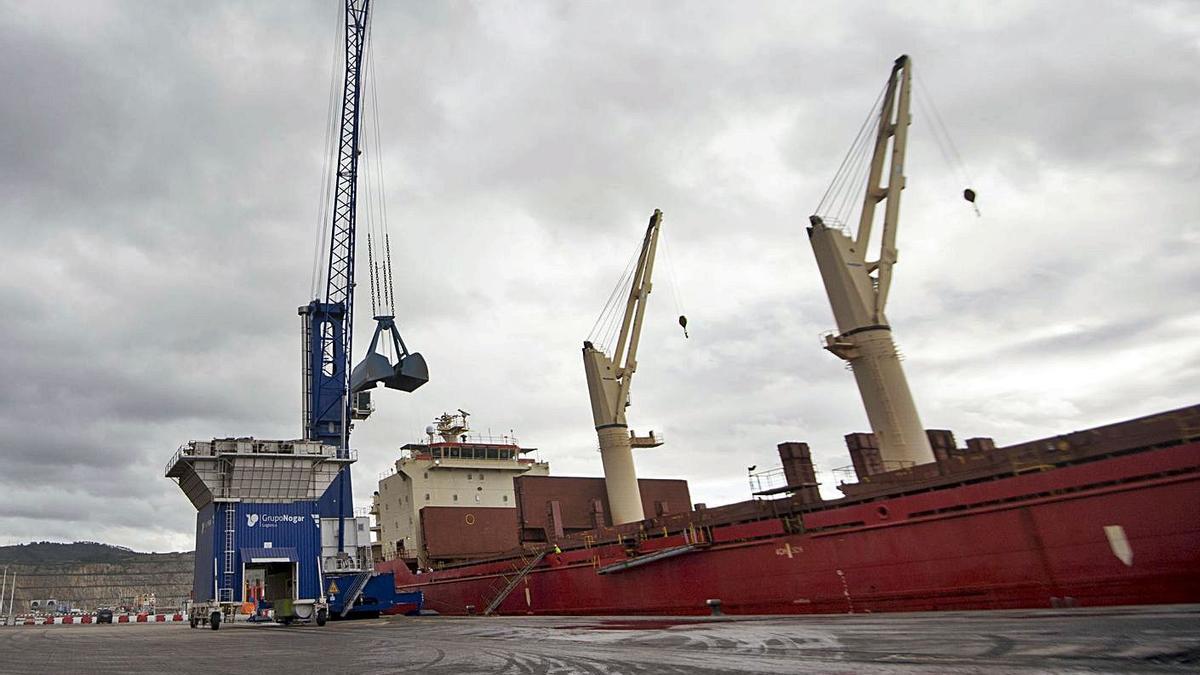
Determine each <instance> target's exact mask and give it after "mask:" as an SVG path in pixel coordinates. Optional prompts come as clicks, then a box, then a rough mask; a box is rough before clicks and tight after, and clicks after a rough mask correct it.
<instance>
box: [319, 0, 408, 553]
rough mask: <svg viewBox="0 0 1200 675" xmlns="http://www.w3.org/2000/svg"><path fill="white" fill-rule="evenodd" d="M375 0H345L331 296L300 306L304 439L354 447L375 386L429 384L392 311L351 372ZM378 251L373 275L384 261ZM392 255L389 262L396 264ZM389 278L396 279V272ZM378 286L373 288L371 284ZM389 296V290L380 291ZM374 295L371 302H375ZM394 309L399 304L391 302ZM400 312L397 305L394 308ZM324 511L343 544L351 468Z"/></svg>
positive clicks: (380, 319) (381, 317) (381, 318)
mask: <svg viewBox="0 0 1200 675" xmlns="http://www.w3.org/2000/svg"><path fill="white" fill-rule="evenodd" d="M370 4H371V2H370V0H346V17H345V28H346V39H345V49H346V55H345V56H346V68H345V77H344V81H343V87H342V102H341V116H340V127H339V130H338V134H337V139H338V143H337V164H336V174H335V176H334V186H333V214H332V224H331V227H330V230H329V252H328V258H327V259H326V261H327V267H326V274H325V296H324V298H323V299H322V298H319V297H318V298H314V299H313V300H312V301H311V302H309V303H308V304H307V305H304V306H302V307H300V308H299V314H300V316H301V317H302V321H303V340H304V350H305V353H304V366H303V368H304V375H303V381H304V437H305V438H306V439H308V440H312V441H320V442H322V443H325V444H326V445H332V446H335V447H337V448H341V449H343V450H345V451H347V452H348V451H349V447H350V444H349V442H350V429H351V426H352V420H356V419H358V420H361V419H366V417H367V416H368V415H370V414H371V411H372V409H373V408H372V403H371V398H370V395H371V391H370V389H371V388H374V387H376V386H377V385H379V384H383V385H384V386H385V387H388V388H392V389H399V390H402V391H409V392H411V391H413V390H415V389H416V388H417V387H420V386H421V385H422V384H425V383H426V382H427V381H429V371H428V369H427V367H426V364H425V359H424V357H422V356H421V355H420V354H419V353H412V354H410V353H409V352H408V349H407V347H406V346H405V345H404V341H403V339H402V338H401V337H400V333H399V331H398V330H397V328H396V323H395V317H394V315H393V314H387V313H384V312H380V313H379V314H377V315H376V316H375V320H376V329H375V335H374V337H373V338H372V340H371V347H370V349H369V350H368V355H367V357H366V358H365V359H364V360H363V361H362V363H360V364H359V366H358V367H357V368H355V369H354V370H353V371H352V370H351V369H350V357H351V354H352V351H351V348H352V343H353V337H354V330H353V327H354V286H355V283H354V253H355V234H356V225H357V217H358V182H359V181H358V178H359V173H358V164H359V161H358V160H359V156H360V155H361V154H362V152H361V150H360V143H361V138H362V135H361V132H360V126H361V124H360V123H361V121H362V93H363V78H364V69H363V63H364V58H363V57H364V54H365V52H366V49H367V38H368V36H369V30H368V22H369V19H370V16H369V12H370ZM383 257H384V256H378V257H376V256H372V268H373V269H371V270H370V272H371V275H372V276H371V278H372V282H373V283H374V281H375V279H376V278H378V276H379V274H378V270H377V269H375V268H376V267H377V266H378V265H380V264H381V263H382V261H381V260H379V259H380V258H383ZM390 259H391V255H390V252H389V253H388V255H387V256H386V260H387V261H388V262H390ZM383 272H384V274H383V277H384V278H385V279H387V280H388V281H389V282H390V279H391V270H390V269H385V270H384V271H383ZM372 290H373V291H374V289H372ZM380 290H381V292H382V294H383V295H385V296H386V295H390V294H389V293H388V292H387V290H388V289H380ZM374 295H375V294H374V293H373V294H372V299H374ZM393 306H394V301H393ZM393 311H394V310H393ZM381 335H386V336H387V337H389V338H390V342H391V346H394V348H395V354H396V356H397V362H396V363H394V364H393V363H391V361H390V360H389V359H388V357H386V356H384V355H383V354H380V353H378V352H377V351H376V348H377V347H378V343H379V338H380V337H381ZM320 510H321V515H322V516H323V517H336V518H339V520H340V521H342V522H340V523H339V527H338V529H339V532H338V544H339V546H341V544H342V541H343V537H344V534H343V532H342V530H344V527H345V524H344V519H345V518H351V517H353V515H354V512H353V495H352V490H351V482H350V466H349V465H348V464H347V465H345V466H344V467H343V469H342V470H341V471H340V472H339V475H338V477H337V479H335V481H334V483H333V484H332V485H331V486H330V489H329V491H328V492H327V493H326V494H325V496H324V497H323V498H322V499H321V504H320Z"/></svg>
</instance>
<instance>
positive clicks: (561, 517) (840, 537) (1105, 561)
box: [375, 57, 1200, 615]
mask: <svg viewBox="0 0 1200 675" xmlns="http://www.w3.org/2000/svg"><path fill="white" fill-rule="evenodd" d="M911 73H912V62H911V60H910V59H908V58H907V57H900V58H899V59H897V60H896V62H895V64H894V65H893V67H892V70H891V73H890V75H889V78H888V80H887V82H886V84H885V87H884V92H883V94H881V97H880V101H879V102H878V104H877V105H878V108H877V114H875V115H874V123H873V124H864V127H863V130H861V131H860V134H859V137H858V138H857V139H856V140H855V142H854V144H853V145H852V147H851V152H850V153H848V154H847V161H844V162H843V163H842V168H841V169H840V170H839V172H838V175H837V176H836V177H835V179H834V181H833V184H832V185H831V186H830V189H829V190H828V191H827V192H826V196H825V198H824V199H822V203H821V205H820V206H818V209H817V212H816V213H815V214H814V215H812V216H811V217H810V219H809V224H810V227H809V228H808V234H809V240H810V243H811V245H812V248H813V252H814V255H815V256H816V260H817V263H818V268H819V269H820V271H821V275H822V279H823V281H824V284H825V289H826V291H827V294H828V296H829V300H830V304H831V306H832V309H833V314H834V317H835V319H836V321H837V325H838V330H837V331H836V332H835V333H831V334H829V335H828V336H827V337H826V339H825V348H826V349H827V350H828V351H830V352H831V353H832V354H834V355H835V356H837V357H839V358H841V359H843V360H845V361H847V363H848V367H849V369H850V370H851V371H852V372H853V374H854V378H855V380H856V383H857V385H858V388H859V392H860V395H861V398H862V400H863V404H864V407H865V409H866V412H867V418H868V420H869V422H870V425H871V429H872V430H871V432H864V433H853V434H849V435H847V436H846V442H847V449H848V451H849V454H850V458H851V461H852V464H853V472H854V475H855V480H854V481H853V482H845V483H842V484H841V485H839V489H840V490H841V492H842V494H843V496H841V497H840V498H837V499H824V498H822V495H821V494H820V492H819V489H818V484H817V480H816V471H815V469H814V467H813V463H812V456H811V451H810V449H809V447H808V445H807V444H805V443H801V442H786V443H781V444H780V445H779V446H778V451H779V454H780V459H781V462H782V466H781V468H780V469H778V470H775V471H772V472H768V473H764V474H760V475H757V476H752V478H758V479H759V482H760V485H759V487H760V489H758V490H756V491H755V493H754V494H753V495H752V498H751V499H749V500H748V501H744V502H740V503H736V504H731V505H727V506H721V507H713V508H708V507H705V506H704V505H701V504H697V505H695V506H694V507H693V506H692V505H690V504H687V503H686V502H687V501H690V499H689V497H688V496H687V490H686V485H685V486H684V487H683V489H682V490H679V489H678V486H672V485H665V484H655V483H653V482H648V481H645V480H639V479H638V478H637V477H636V475H635V473H634V467H633V461H632V455H631V451H632V449H634V448H640V447H655V446H657V445H661V444H662V438H661V437H658V436H655V434H653V433H651V434H650V435H649V436H638V435H637V434H636V433H634V432H632V431H631V430H629V427H628V423H627V420H626V417H625V416H626V410H627V408H628V407H629V402H628V390H629V382H630V378H631V377H632V375H633V373H634V371H635V370H636V351H637V338H638V335H639V333H640V324H641V321H642V317H643V314H644V311H645V303H646V298H647V295H648V294H649V290H650V283H649V280H650V275H651V273H652V270H653V259H654V251H655V247H656V243H657V236H658V228H659V227H660V226H661V219H662V214H661V213H660V212H657V211H656V212H655V215H654V216H653V217H652V218H651V223H650V226H649V227H648V229H647V232H646V236H645V238H644V240H643V246H642V252H641V255H640V257H639V260H638V266H637V268H636V271H635V273H634V274H633V275H632V278H631V279H630V290H629V294H628V303H627V305H626V307H625V308H624V309H625V311H624V313H623V317H624V320H623V321H621V322H620V323H621V327H620V330H619V331H618V332H617V333H616V335H617V336H618V339H617V341H616V344H615V348H613V349H608V348H606V347H605V346H603V345H600V344H599V343H593V342H592V341H590V340H589V341H588V342H585V343H584V350H583V357H584V365H585V372H586V375H587V382H588V387H589V391H590V393H591V399H592V409H593V415H594V418H595V422H596V430H597V434H598V438H599V445H600V451H601V455H602V458H603V463H604V474H605V475H604V479H603V480H601V479H575V478H571V479H560V480H561V481H562V482H561V483H559V484H558V486H557V487H555V485H554V484H553V483H548V482H547V481H548V480H549V478H548V477H547V476H544V475H522V474H524V473H526V472H527V470H526V469H525V468H522V467H521V466H515V465H514V467H513V469H512V471H511V472H510V474H506V476H507V480H509V481H511V482H510V483H509V485H510V488H511V493H512V495H513V500H514V503H513V504H511V505H510V504H507V503H499V502H498V503H490V504H487V503H484V502H483V501H476V502H475V503H468V504H465V505H462V504H458V503H457V500H458V492H457V491H458V490H462V491H463V492H464V494H473V493H471V492H470V490H471V489H473V488H470V487H469V486H467V485H464V484H462V482H461V481H459V482H455V480H454V479H451V478H449V477H446V478H445V479H444V480H443V481H442V482H443V484H445V485H447V486H454V487H453V488H452V489H453V490H455V492H454V495H453V497H454V502H453V503H450V504H445V505H440V506H439V505H434V504H432V503H431V504H430V505H428V506H425V507H423V508H422V507H421V503H420V499H421V498H420V496H419V495H418V494H417V493H416V492H415V491H413V489H412V487H411V486H412V485H413V480H412V478H413V477H414V476H421V477H423V479H424V480H426V481H437V480H440V479H439V478H438V472H446V471H452V470H456V465H457V464H463V463H464V462H466V463H469V462H479V461H480V459H479V458H480V455H479V454H478V453H479V452H480V451H481V449H482V452H483V455H482V458H483V461H484V462H485V463H486V461H488V458H489V453H490V452H496V453H498V452H499V448H500V447H504V444H503V443H501V444H498V445H497V444H492V445H496V446H497V447H495V448H489V447H488V446H489V444H487V443H479V442H476V441H471V440H470V439H469V438H468V437H466V436H461V437H460V436H456V435H454V434H446V435H445V436H444V437H443V438H442V440H441V441H435V440H434V439H433V435H432V434H431V437H430V441H429V442H428V443H426V444H414V445H413V446H406V449H407V450H408V452H409V454H408V456H407V457H406V458H405V459H403V460H401V461H400V462H397V472H396V473H397V474H399V475H398V476H397V478H396V479H395V480H396V481H397V482H395V483H394V484H395V485H404V486H409V487H408V493H407V497H405V496H402V497H400V500H401V503H405V504H407V505H408V506H406V511H405V515H404V516H403V517H404V518H405V519H407V520H406V521H405V522H407V523H408V526H409V527H410V530H411V531H412V532H416V531H417V530H420V532H421V536H420V538H419V540H416V541H411V542H410V543H409V544H408V545H405V544H404V541H409V540H407V539H406V540H404V541H387V540H386V538H385V541H384V545H383V548H384V551H383V557H384V558H385V560H384V561H383V562H381V563H379V564H378V565H377V568H378V569H380V570H381V571H386V572H391V573H393V574H394V578H395V580H396V585H397V590H398V591H401V592H409V593H412V592H418V591H419V592H421V593H422V594H423V596H424V600H425V607H426V608H428V609H431V610H435V611H438V612H441V613H444V614H472V613H478V614H601V615H603V614H643V615H703V614H710V613H712V614H717V613H729V614H799V613H847V612H850V613H853V612H894V611H929V610H973V609H1005V608H1038V607H1075V606H1100V605H1126V604H1154V603H1186V602H1200V521H1198V520H1197V519H1196V517H1195V513H1196V510H1197V508H1198V507H1200V406H1190V407H1185V408H1180V409H1177V410H1171V411H1167V412H1162V413H1159V414H1154V415H1149V416H1146V417H1140V418H1137V419H1131V420H1128V421H1124V422H1119V423H1115V424H1110V425H1107V426H1101V427H1096V428H1092V429H1087V430H1084V431H1075V432H1071V433H1066V434H1063V435H1058V436H1053V437H1049V438H1042V439H1038V440H1033V441H1029V442H1025V443H1020V444H1017V445H1012V446H1008V447H999V448H998V447H995V444H994V443H993V442H992V441H991V440H990V439H988V438H971V439H968V440H967V441H966V443H965V447H958V443H957V441H956V440H955V438H954V434H953V433H952V432H951V431H950V430H942V429H926V428H925V427H924V426H923V425H922V424H921V421H920V418H919V416H918V414H917V409H916V405H915V403H914V401H913V397H912V395H911V393H910V391H909V388H908V385H907V382H906V380H905V376H904V372H903V369H902V368H901V363H900V357H899V355H898V353H897V351H896V347H895V344H894V343H893V341H892V337H891V327H890V324H889V322H888V320H887V317H886V316H885V314H884V308H885V305H886V300H887V296H888V289H889V286H890V283H891V281H892V272H893V266H894V264H895V262H896V248H895V246H896V243H895V242H896V233H897V227H898V214H899V201H900V194H901V190H902V189H903V187H904V181H905V178H904V173H903V163H904V155H905V148H906V142H907V127H908V126H909V124H910V122H911V117H910V114H909V91H910V83H911V77H912V74H911ZM857 157H861V158H862V159H863V163H862V165H861V166H858V165H856V164H855V161H853V160H854V159H855V158H857ZM864 182H865V186H866V191H865V194H863V195H862V196H861V202H860V203H861V213H859V214H858V223H857V224H858V227H857V232H856V234H855V235H854V236H851V234H850V232H849V228H848V227H847V226H846V225H844V223H845V222H846V220H848V216H849V215H850V214H849V213H844V212H843V207H844V205H845V204H847V203H848V201H847V195H850V194H851V192H852V191H853V190H856V189H861V187H862V186H863V184H864ZM974 197H975V193H974V191H973V190H971V189H970V188H968V189H967V190H965V191H964V198H965V199H967V200H968V201H971V202H973V201H974ZM877 207H878V208H877ZM877 220H878V221H880V222H876V221H877ZM876 227H878V228H879V229H878V232H877V237H876V238H877V239H880V240H881V243H880V247H879V251H878V254H877V257H876V258H875V259H874V260H869V259H868V258H867V250H868V248H869V244H871V243H872V241H873V240H872V237H871V234H872V229H873V228H876ZM616 315H617V316H618V318H620V316H621V312H620V308H617V310H616ZM680 324H681V326H683V328H684V330H685V331H686V319H685V318H684V317H680ZM512 447H514V448H516V447H517V446H515V444H514V445H513V446H512ZM468 452H469V453H472V454H469V455H468V454H464V453H468ZM514 452H515V451H514ZM517 454H519V453H517ZM517 454H511V455H509V456H510V457H516V456H517ZM495 456H496V457H499V454H496V455H495ZM468 457H470V458H471V459H466V458H468ZM483 467H484V465H478V466H477V465H475V464H471V465H470V466H468V465H467V464H463V466H458V467H457V470H459V471H462V470H467V471H469V472H473V473H467V478H471V479H474V480H477V481H478V482H480V483H482V482H486V481H484V480H483V479H478V478H475V476H477V475H478V472H479V470H480V469H481V468H483ZM431 474H432V475H433V478H430V475H431ZM514 476H515V477H514ZM771 479H776V480H774V481H772V480H771ZM488 480H493V483H488V485H494V484H495V483H494V479H493V478H489V479H488ZM589 480H590V481H593V482H588V481H589ZM386 481H387V478H385V481H382V482H381V483H380V485H381V488H382V490H387V489H388V485H391V484H389V483H386ZM581 481H582V482H581ZM479 490H480V491H479V492H478V494H480V495H482V494H485V493H483V492H482V490H483V486H482V484H481V485H480V486H479ZM502 496H504V497H505V498H507V493H505V494H504V495H502ZM423 497H424V500H425V501H426V502H429V500H431V493H430V492H425V493H424V495H423ZM390 498H391V497H389V496H388V495H386V494H385V495H377V499H376V506H375V510H376V515H377V518H379V517H382V518H384V520H386V519H387V518H388V517H389V514H390V513H391V512H381V511H379V503H380V502H381V500H382V502H383V503H384V504H389V502H388V499H390ZM404 499H408V500H409V501H408V502H403V500H404ZM477 499H479V500H481V499H482V498H481V497H480V498H477ZM681 500H682V501H681ZM385 508H386V507H385ZM393 522H395V523H396V524H397V526H399V525H400V519H399V518H396V519H395V520H394V521H393ZM376 527H377V531H379V529H378V526H376ZM501 549H504V550H501Z"/></svg>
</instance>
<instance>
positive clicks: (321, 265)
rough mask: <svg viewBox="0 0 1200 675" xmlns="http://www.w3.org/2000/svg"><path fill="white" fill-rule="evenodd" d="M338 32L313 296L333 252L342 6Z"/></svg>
mask: <svg viewBox="0 0 1200 675" xmlns="http://www.w3.org/2000/svg"><path fill="white" fill-rule="evenodd" d="M333 26H334V32H333V40H331V43H332V45H333V48H332V52H333V53H332V54H331V55H330V57H329V100H328V104H327V107H326V110H325V144H324V149H325V155H324V158H325V161H324V166H322V167H321V171H322V173H321V190H320V192H319V193H318V194H320V195H321V197H320V199H319V200H318V202H319V203H318V204H317V236H315V237H313V240H314V241H315V242H316V248H315V249H314V250H313V269H312V288H311V290H310V291H309V297H311V298H316V297H317V293H318V291H319V289H320V288H322V287H323V286H324V285H325V276H324V274H322V272H323V271H324V270H325V269H327V263H328V260H327V254H328V252H329V239H328V237H329V222H328V220H327V219H328V217H329V208H330V203H331V200H332V199H333V188H334V184H333V172H334V167H335V166H337V153H338V151H337V133H336V131H337V128H338V121H339V120H338V103H339V97H338V84H339V83H340V77H341V70H342V69H341V68H339V67H338V66H343V65H344V64H343V62H342V60H343V58H344V57H343V55H342V50H341V46H342V33H343V31H344V30H345V28H346V17H345V15H344V14H343V12H342V8H341V7H338V8H337V19H336V20H334V21H333Z"/></svg>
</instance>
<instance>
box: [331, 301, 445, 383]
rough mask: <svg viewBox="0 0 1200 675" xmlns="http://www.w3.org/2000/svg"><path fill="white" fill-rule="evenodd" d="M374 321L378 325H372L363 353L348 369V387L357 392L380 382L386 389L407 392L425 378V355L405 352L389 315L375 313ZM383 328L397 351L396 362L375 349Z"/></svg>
mask: <svg viewBox="0 0 1200 675" xmlns="http://www.w3.org/2000/svg"><path fill="white" fill-rule="evenodd" d="M375 321H376V322H378V325H376V326H375V335H374V336H373V337H372V338H371V346H370V347H369V348H368V349H367V356H366V357H365V358H364V359H363V360H362V361H361V362H359V364H358V365H357V366H355V367H354V370H353V371H351V373H350V391H351V392H352V393H355V394H357V393H358V392H360V391H366V390H368V389H373V388H375V387H377V386H379V385H380V384H382V385H383V386H385V387H387V388H388V389H399V390H400V391H409V392H411V391H415V390H416V389H417V387H420V386H421V385H423V384H425V383H426V382H428V381H429V366H428V365H426V363H425V357H423V356H421V354H420V353H417V352H414V353H412V354H410V353H409V352H408V348H407V347H406V346H405V345H404V340H403V339H401V338H400V331H398V330H397V329H396V323H395V321H394V320H393V317H390V316H377V317H375ZM385 331H386V332H387V333H388V335H389V336H390V337H391V338H392V344H393V346H394V347H395V350H396V354H398V355H399V357H398V359H397V361H396V363H392V362H391V361H390V360H389V359H388V357H386V356H384V355H383V354H380V353H379V352H378V351H376V348H377V347H378V346H379V336H380V335H381V334H383V333H384V332H385Z"/></svg>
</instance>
